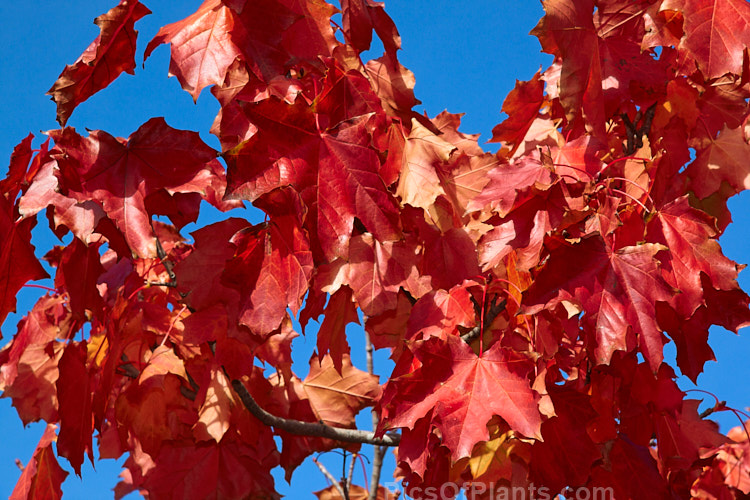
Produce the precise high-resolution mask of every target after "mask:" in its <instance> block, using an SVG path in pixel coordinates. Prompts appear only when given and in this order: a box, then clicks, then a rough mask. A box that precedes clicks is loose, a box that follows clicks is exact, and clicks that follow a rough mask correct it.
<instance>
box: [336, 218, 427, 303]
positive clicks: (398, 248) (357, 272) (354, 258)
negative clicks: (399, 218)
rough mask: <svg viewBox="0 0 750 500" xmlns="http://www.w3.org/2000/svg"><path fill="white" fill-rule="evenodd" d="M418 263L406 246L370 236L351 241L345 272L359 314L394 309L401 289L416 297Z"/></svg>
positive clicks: (364, 235)
mask: <svg viewBox="0 0 750 500" xmlns="http://www.w3.org/2000/svg"><path fill="white" fill-rule="evenodd" d="M417 259H418V256H417V254H416V249H415V248H411V247H410V246H409V245H407V244H405V242H402V241H397V242H391V241H387V242H383V243H381V242H379V241H378V240H376V239H375V238H373V237H372V235H371V234H370V233H364V234H361V235H357V236H355V237H353V238H352V239H351V240H350V242H349V263H348V264H347V266H346V269H345V271H344V272H345V273H346V276H347V279H348V282H349V286H350V287H351V288H352V290H353V291H354V298H355V299H357V304H358V305H359V307H360V309H362V312H363V313H365V314H367V315H368V316H373V315H376V314H378V313H380V312H382V311H386V310H388V309H393V308H395V307H396V296H397V294H398V291H399V289H400V288H401V287H402V286H403V288H404V289H405V290H409V291H411V292H413V294H414V295H417V296H418V295H419V293H418V292H417V290H418V287H419V285H418V284H416V281H417V280H418V279H419V271H418V269H417V267H416V266H417Z"/></svg>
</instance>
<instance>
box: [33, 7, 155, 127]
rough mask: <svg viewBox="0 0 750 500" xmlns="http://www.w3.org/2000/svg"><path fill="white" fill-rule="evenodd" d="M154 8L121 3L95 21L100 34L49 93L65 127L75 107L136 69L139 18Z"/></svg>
mask: <svg viewBox="0 0 750 500" xmlns="http://www.w3.org/2000/svg"><path fill="white" fill-rule="evenodd" d="M148 14H151V11H150V10H148V9H147V8H146V6H145V5H143V4H142V3H140V2H139V1H138V0H135V1H132V0H120V3H119V4H118V5H117V6H116V7H113V8H112V9H110V10H109V12H107V13H106V14H102V15H101V16H99V17H97V18H96V19H95V20H94V23H95V24H96V25H97V26H99V28H100V29H101V33H100V34H99V36H98V37H96V39H95V40H94V41H93V42H91V45H89V46H88V48H87V49H86V50H85V51H84V52H83V54H81V57H79V58H78V60H77V61H76V62H75V63H74V64H73V65H72V66H67V67H66V68H65V70H63V72H62V73H61V74H60V76H59V78H58V79H57V81H56V82H55V84H54V85H53V86H52V88H51V89H49V92H47V94H49V95H51V96H52V100H53V101H55V102H56V103H57V121H58V122H59V123H60V125H62V126H63V127H64V126H65V123H66V122H67V121H68V118H69V117H70V115H71V113H73V110H74V109H75V108H76V106H78V105H79V104H81V103H82V102H83V101H85V100H86V99H88V98H89V97H91V96H92V95H94V94H95V93H97V92H99V91H100V90H102V89H103V88H105V87H107V86H108V85H109V84H110V83H112V82H113V81H114V80H115V78H117V77H118V76H120V73H122V72H123V71H125V72H127V73H129V74H131V75H132V74H133V70H134V69H135V41H136V38H137V37H138V32H137V31H135V29H133V26H134V24H135V22H136V21H138V20H139V19H140V18H142V17H143V16H146V15H148Z"/></svg>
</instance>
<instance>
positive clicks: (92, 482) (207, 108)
mask: <svg viewBox="0 0 750 500" xmlns="http://www.w3.org/2000/svg"><path fill="white" fill-rule="evenodd" d="M144 3H145V4H146V6H148V7H149V8H150V9H151V10H152V11H153V14H152V15H150V16H147V17H145V18H143V19H142V20H141V21H139V22H138V24H137V25H136V27H137V29H138V30H139V43H138V47H139V50H138V55H137V57H138V59H137V61H140V58H141V56H142V53H143V49H144V48H145V46H146V43H147V42H148V40H150V39H151V37H153V35H154V34H155V33H156V31H157V30H158V28H159V27H160V26H161V25H163V24H167V23H170V22H173V21H176V20H179V19H181V18H183V17H185V16H187V15H189V14H190V13H192V12H193V11H194V10H195V9H197V7H198V5H199V4H200V2H199V1H198V0H195V1H193V0H183V1H181V2H174V1H167V0H150V1H149V0H144ZM115 4H116V0H108V1H102V0H86V1H84V0H68V1H67V2H64V7H61V4H60V2H57V1H54V2H53V1H52V0H39V1H33V0H30V1H27V2H0V19H3V20H4V26H3V29H2V30H0V88H3V89H5V95H4V96H3V98H1V99H0V116H2V120H1V121H0V157H1V158H2V159H0V165H2V167H0V168H2V169H3V174H4V172H5V169H6V167H7V164H8V158H9V157H10V153H11V151H12V149H13V147H14V146H15V145H16V144H17V143H18V142H20V140H21V139H23V138H24V137H25V136H26V135H27V134H28V133H29V132H33V133H34V134H35V135H36V136H37V139H36V140H35V142H34V145H35V146H36V145H38V144H39V143H40V142H41V140H40V137H43V136H42V135H41V134H40V133H39V132H40V131H43V130H49V129H53V128H57V123H56V122H55V105H54V103H52V102H51V101H50V100H49V98H48V97H47V96H45V92H46V91H47V90H48V89H49V88H50V87H51V86H52V84H53V83H54V81H55V80H56V79H57V76H58V75H59V74H60V72H61V71H62V69H63V67H64V65H65V64H70V63H73V62H74V61H75V59H77V58H78V56H79V55H80V53H81V52H82V51H83V49H85V48H86V46H87V45H88V44H89V43H90V42H91V41H92V40H93V39H94V38H95V37H96V35H97V34H98V28H97V27H96V26H95V25H93V23H92V21H93V19H94V18H95V17H96V16H98V15H99V14H101V13H103V12H106V11H107V10H109V9H110V8H111V7H113V6H114V5H115ZM386 11H387V12H389V14H390V15H391V17H393V19H394V20H395V22H396V25H397V26H398V28H399V31H400V33H401V36H402V40H403V51H402V52H401V55H400V58H401V61H402V63H403V64H404V65H405V66H406V67H408V68H409V69H411V70H412V71H413V72H414V73H415V75H416V79H417V85H416V88H415V91H416V95H417V97H418V98H419V99H420V100H421V101H422V102H423V109H424V110H426V111H427V113H428V114H429V115H430V116H435V115H436V114H438V113H439V112H441V111H442V110H444V109H447V110H448V111H450V112H452V113H461V112H463V113H466V116H465V117H464V119H463V127H462V130H463V131H464V132H468V133H481V134H482V137H481V138H480V143H481V142H483V141H485V140H487V139H488V138H489V137H490V135H491V130H492V127H493V126H494V125H495V124H497V123H498V122H499V121H500V120H501V119H502V116H501V113H500V108H501V105H502V102H503V99H504V97H505V95H506V94H507V93H508V91H510V90H511V89H512V88H513V85H514V83H515V80H516V79H519V80H527V79H529V78H530V77H531V76H532V75H533V74H534V72H535V71H537V70H538V69H539V67H540V66H545V65H546V64H548V63H549V62H550V57H549V56H547V55H545V54H542V53H540V51H539V43H538V42H537V40H536V38H533V37H531V36H529V35H528V32H529V31H530V30H531V28H533V27H534V25H535V24H536V22H537V20H538V19H539V17H540V16H541V15H542V13H543V12H542V8H541V4H539V3H537V2H534V1H530V2H517V1H506V0H502V1H500V0H494V1H472V2H448V1H435V0H432V1H427V0H410V1H404V0H389V1H386ZM379 55H380V54H375V55H374V57H377V56H379ZM168 61H169V50H168V48H167V47H166V46H165V47H161V48H159V49H157V50H156V51H155V52H154V54H153V55H152V56H151V58H150V59H149V60H148V62H147V64H146V67H145V69H144V68H142V67H141V65H140V64H139V65H138V67H137V68H136V75H135V77H133V76H130V75H123V76H121V77H120V78H119V79H118V80H116V81H115V82H114V83H113V84H112V85H111V86H110V87H109V88H107V89H106V90H104V91H102V92H100V93H98V94H97V95H95V96H94V97H92V98H90V99H89V100H88V101H86V102H85V103H83V104H82V105H80V106H79V107H78V108H77V109H76V110H75V112H74V113H73V115H72V117H71V119H70V121H69V123H68V124H69V125H70V126H73V127H76V128H77V129H78V130H79V132H81V133H83V131H84V129H86V128H88V129H103V130H106V131H108V132H110V133H111V134H113V135H116V136H122V137H127V136H128V135H130V133H131V132H133V131H134V130H135V129H136V128H138V126H140V125H141V124H142V123H143V122H145V121H146V120H148V119H149V118H151V117H153V116H164V117H165V118H166V120H167V122H168V123H169V124H170V125H171V126H173V127H176V128H183V129H191V130H196V131H198V132H200V134H201V136H202V138H203V139H204V140H205V141H206V142H207V143H208V144H210V145H211V146H213V147H215V148H217V149H218V147H219V146H218V141H217V140H216V139H215V138H214V137H213V136H211V135H210V134H208V129H209V128H210V126H211V123H212V121H213V118H214V116H215V114H216V112H217V111H218V105H217V103H216V102H215V101H214V99H213V97H212V96H211V95H210V94H209V92H208V91H207V90H204V92H203V94H202V95H201V97H200V99H199V100H198V103H197V104H193V101H192V98H191V97H190V96H189V95H188V94H187V93H186V92H184V91H182V90H181V89H180V86H179V83H178V82H177V81H176V79H174V78H167V68H168ZM420 111H421V110H420ZM730 209H731V210H732V211H733V218H734V221H735V222H734V223H733V224H732V225H730V226H729V228H728V230H727V232H726V234H725V235H724V237H723V238H722V240H721V242H722V246H723V248H724V252H725V254H726V255H727V256H728V257H730V258H732V259H734V260H736V261H738V262H740V263H747V262H750V251H749V250H750V248H749V247H748V243H747V241H748V240H747V237H746V234H747V233H748V231H749V230H750V196H747V195H746V194H745V195H740V196H737V197H735V198H734V199H733V200H732V201H731V202H730ZM202 220H203V221H205V220H206V217H203V218H202ZM45 222H46V221H45V220H42V221H41V223H42V224H44V223H45ZM42 224H40V226H42ZM40 226H38V227H37V229H36V230H35V235H38V236H39V237H40V238H41V239H39V240H38V241H41V243H40V244H38V245H37V249H38V254H39V255H42V254H43V252H44V251H46V250H45V249H46V248H49V246H50V245H52V244H54V240H52V239H50V238H49V237H44V235H43V233H45V230H44V227H40ZM191 230H193V227H192V226H189V227H188V228H186V230H185V231H184V232H185V234H187V232H189V231H191ZM748 276H750V271H748V272H745V273H743V274H741V275H740V283H741V285H742V286H743V288H745V289H746V290H748V289H750V278H748ZM38 296H39V291H38V290H31V289H28V290H24V291H22V297H21V301H20V302H19V311H23V310H24V309H25V308H26V309H27V308H28V307H30V305H31V304H33V301H34V300H36V298H37V297H38ZM18 319H19V316H11V317H9V318H8V319H7V320H6V321H5V323H4V324H3V325H2V333H3V337H4V339H3V340H2V341H0V342H2V343H5V342H6V341H7V340H9V339H10V338H11V337H12V335H13V333H14V332H15V324H16V322H17V321H18ZM350 328H351V332H350V333H351V335H352V337H354V338H359V337H361V330H358V329H357V328H354V327H350ZM741 333H742V335H740V336H735V335H734V334H732V333H728V332H726V331H723V330H721V329H717V330H715V331H714V330H712V333H711V338H710V340H711V344H712V347H713V348H714V351H715V352H716V357H717V359H718V360H719V362H718V363H708V364H707V365H706V370H705V373H704V374H702V375H701V376H700V377H699V379H698V387H700V388H701V389H704V390H707V391H711V392H713V393H715V394H716V395H717V396H719V398H720V399H725V400H727V402H728V404H729V405H732V406H735V407H738V408H744V407H745V406H747V405H749V404H750V394H748V393H747V391H745V390H744V389H743V388H744V387H746V386H747V382H746V381H747V380H748V378H750V363H748V362H747V356H748V353H750V329H746V330H745V331H743V332H741ZM310 335H311V338H310V339H307V340H305V339H304V338H301V339H299V340H298V343H297V344H296V345H295V349H299V351H300V354H299V355H298V356H297V358H296V359H299V360H301V363H302V366H300V368H299V370H298V371H299V374H300V375H302V376H304V374H305V373H306V371H307V369H306V361H307V359H309V355H310V352H311V351H312V348H313V346H314V344H315V341H314V336H312V332H311V333H310ZM353 344H355V345H354V346H353V349H354V353H353V354H354V355H355V356H354V361H355V364H358V366H360V367H364V363H363V359H364V356H363V353H362V349H361V348H360V349H357V345H356V342H353ZM357 352H359V354H357ZM667 356H668V359H669V357H670V356H671V359H672V360H674V349H672V348H670V347H668V348H667ZM385 357H386V356H384V355H383V356H380V358H379V359H377V360H376V370H377V366H378V364H379V366H380V367H381V372H382V371H383V369H384V371H385V372H386V373H385V375H386V376H387V372H388V371H389V370H390V368H389V367H388V365H387V364H386V363H385V362H384V358H385ZM358 359H359V361H358ZM383 380H384V379H383ZM680 386H681V387H682V388H683V389H689V388H692V387H693V385H692V384H691V383H690V382H689V381H688V380H687V379H685V378H682V379H680ZM694 397H697V398H699V397H701V396H700V395H698V394H696V395H695V396H694ZM363 417H364V418H363V419H362V421H363V423H364V425H365V426H369V414H367V415H363ZM717 420H719V421H720V423H721V425H722V428H723V430H724V431H726V430H728V429H729V428H730V427H732V426H735V425H737V424H738V422H737V421H736V420H735V419H734V417H733V416H730V415H729V414H723V415H720V416H718V418H717ZM0 422H1V423H2V426H3V437H2V446H0V498H7V497H8V495H10V492H11V491H12V488H13V485H14V484H15V482H16V479H17V478H18V476H19V474H20V471H19V470H18V468H17V467H16V466H15V464H14V459H16V458H19V459H20V460H21V461H23V462H24V463H26V462H27V461H28V460H29V458H30V456H31V454H32V452H33V449H34V447H35V446H36V443H37V441H38V439H39V437H40V436H41V433H42V430H43V426H42V425H31V426H29V427H28V428H26V429H23V427H22V426H21V423H20V421H19V420H18V418H17V416H16V414H15V410H13V408H11V406H10V401H9V400H6V399H0ZM366 453H367V454H369V450H367V451H366ZM389 455H390V454H389ZM323 461H324V463H326V465H328V466H329V468H331V469H332V471H334V470H335V471H340V467H341V465H340V464H341V459H340V458H339V457H337V456H335V455H333V454H328V455H326V457H325V458H324V460H323ZM121 462H122V460H121V461H120V462H119V463H115V462H114V461H111V460H109V461H104V462H97V463H96V471H94V470H93V469H92V468H91V467H90V466H87V467H85V468H84V471H83V481H81V480H79V479H78V478H77V477H74V476H72V477H69V478H68V480H67V481H66V482H65V483H64V485H63V490H64V493H65V497H66V498H69V499H70V498H73V499H77V498H83V497H84V496H86V497H93V498H109V497H110V495H111V493H110V489H111V488H112V487H113V486H114V485H115V484H116V482H117V475H118V474H119V471H120V463H121ZM61 465H63V467H65V468H66V469H67V470H70V468H69V467H66V465H67V462H66V461H65V460H64V459H62V460H61ZM392 470H393V461H392V459H391V460H389V463H388V464H387V465H386V468H385V470H384V476H383V477H384V479H383V481H387V480H388V479H389V478H390V474H391V472H392ZM334 474H335V475H337V474H338V472H334ZM276 477H277V488H278V490H279V491H280V492H281V493H282V494H285V495H288V496H291V497H293V498H296V497H299V496H300V495H301V494H302V492H306V491H313V490H317V489H321V488H324V487H325V486H326V482H325V479H323V477H322V475H321V474H320V473H319V472H318V470H317V469H316V468H315V467H314V465H312V463H311V462H310V461H309V460H308V461H307V462H306V464H305V465H304V466H303V467H301V468H300V469H299V470H298V471H297V472H296V473H295V475H294V478H293V482H292V485H291V486H289V485H287V484H286V483H285V482H284V480H283V476H282V475H281V474H277V475H276ZM355 482H356V483H357V484H362V483H363V481H362V477H361V472H358V473H355ZM134 497H137V496H134Z"/></svg>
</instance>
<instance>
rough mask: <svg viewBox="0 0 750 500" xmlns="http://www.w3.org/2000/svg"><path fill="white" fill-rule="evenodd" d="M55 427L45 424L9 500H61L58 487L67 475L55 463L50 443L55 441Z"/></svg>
mask: <svg viewBox="0 0 750 500" xmlns="http://www.w3.org/2000/svg"><path fill="white" fill-rule="evenodd" d="M56 429H57V426H56V425H54V424H47V427H46V428H45V429H44V434H42V437H41V439H40V440H39V444H37V445H36V449H35V450H34V455H33V456H32V457H31V460H29V463H28V464H27V465H26V467H24V468H23V473H22V474H21V477H20V478H18V482H17V483H16V486H15V488H13V493H11V495H10V499H9V500H55V499H57V500H59V499H61V498H62V489H61V488H60V486H61V485H62V482H63V481H64V480H65V478H66V477H67V476H68V473H67V472H65V471H64V470H63V469H62V468H61V467H60V464H59V463H57V458H55V452H54V450H53V449H52V442H53V441H56V440H57V436H56V435H55V430H56Z"/></svg>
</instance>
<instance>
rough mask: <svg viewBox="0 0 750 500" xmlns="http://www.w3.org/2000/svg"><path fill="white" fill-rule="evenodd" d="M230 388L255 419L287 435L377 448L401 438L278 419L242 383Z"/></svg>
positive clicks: (396, 435) (390, 444)
mask: <svg viewBox="0 0 750 500" xmlns="http://www.w3.org/2000/svg"><path fill="white" fill-rule="evenodd" d="M232 387H233V388H234V390H235V392H236V393H237V395H238V396H239V397H240V400H241V401H242V404H244V405H245V408H247V410H248V411H249V412H250V413H252V414H253V416H255V418H257V419H258V420H260V421H261V422H262V423H263V424H265V425H267V426H269V427H275V428H277V429H281V430H283V431H285V432H288V433H289V434H296V435H298V436H315V437H322V438H328V439H333V440H336V441H344V442H346V443H362V444H374V445H378V446H398V443H399V441H400V440H401V436H399V435H398V434H392V433H388V434H386V435H385V436H383V437H375V433H374V432H368V431H362V430H359V429H341V428H338V427H331V426H330V425H325V424H323V423H317V422H302V421H300V420H292V419H288V418H283V417H278V416H276V415H273V414H271V413H268V412H267V411H266V410H264V409H263V408H261V407H260V406H258V403H256V402H255V399H253V397H252V396H251V395H250V392H248V390H247V388H245V386H244V385H243V383H242V382H240V381H239V380H236V379H235V380H232Z"/></svg>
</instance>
